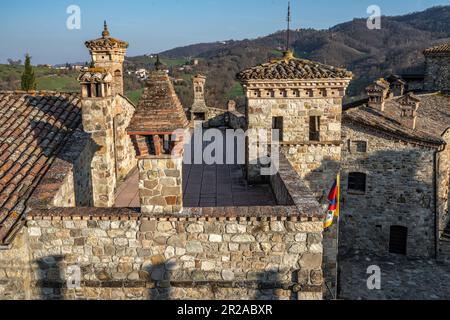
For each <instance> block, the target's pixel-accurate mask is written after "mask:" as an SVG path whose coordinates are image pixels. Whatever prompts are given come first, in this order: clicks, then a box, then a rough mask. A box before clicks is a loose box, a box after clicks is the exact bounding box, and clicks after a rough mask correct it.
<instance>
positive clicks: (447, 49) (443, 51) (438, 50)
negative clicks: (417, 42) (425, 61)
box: [423, 42, 450, 56]
mask: <svg viewBox="0 0 450 320" xmlns="http://www.w3.org/2000/svg"><path fill="white" fill-rule="evenodd" d="M423 53H424V55H426V56H428V55H450V42H447V43H444V44H441V45H438V46H434V47H431V48H428V49H426V50H425V51H424V52H423Z"/></svg>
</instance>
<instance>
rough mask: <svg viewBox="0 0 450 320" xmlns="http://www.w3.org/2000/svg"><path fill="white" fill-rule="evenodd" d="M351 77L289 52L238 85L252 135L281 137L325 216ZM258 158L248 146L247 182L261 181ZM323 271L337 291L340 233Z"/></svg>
mask: <svg viewBox="0 0 450 320" xmlns="http://www.w3.org/2000/svg"><path fill="white" fill-rule="evenodd" d="M352 77H353V76H352V73H351V72H348V71H346V70H344V69H339V68H335V67H332V66H328V65H324V64H321V63H318V62H313V61H309V60H304V59H297V58H295V57H294V55H293V53H292V52H291V51H289V50H288V51H286V52H285V54H284V57H283V58H281V59H274V60H272V61H270V62H269V63H266V64H263V65H260V66H257V67H254V68H250V69H248V70H244V71H242V72H241V73H239V74H238V79H239V80H240V81H241V83H242V85H243V86H244V91H245V95H246V98H247V106H246V114H247V121H248V129H249V130H251V129H264V130H266V132H267V133H268V135H269V137H270V138H271V137H272V136H273V132H272V131H273V130H278V131H279V140H280V150H281V152H282V153H284V154H285V155H286V157H287V158H288V160H289V161H290V163H291V164H292V166H293V167H294V169H295V170H296V171H297V173H298V175H299V179H303V180H305V182H306V185H308V186H309V188H310V190H311V191H312V192H313V193H314V194H315V196H316V197H317V199H318V200H319V201H321V203H322V204H323V206H324V211H323V212H324V215H325V212H326V206H327V203H326V195H327V194H328V192H329V190H330V188H331V186H332V184H333V182H334V180H335V179H336V176H337V174H338V173H339V168H340V160H341V145H342V141H341V116H342V100H343V97H344V96H345V91H346V88H347V87H348V85H349V83H350V81H351V79H352ZM260 156H261V155H260V152H259V151H258V150H257V145H256V144H251V143H248V146H247V177H248V179H249V182H253V183H257V182H261V181H263V180H264V178H266V177H261V176H260V172H261V166H262V165H261V164H258V159H260ZM324 248H325V249H324V251H325V252H324V270H325V276H326V279H327V282H328V285H329V286H330V287H332V288H335V286H336V274H337V270H336V261H337V260H336V257H337V230H336V224H335V226H334V228H332V229H330V230H328V231H327V234H326V236H325V239H324Z"/></svg>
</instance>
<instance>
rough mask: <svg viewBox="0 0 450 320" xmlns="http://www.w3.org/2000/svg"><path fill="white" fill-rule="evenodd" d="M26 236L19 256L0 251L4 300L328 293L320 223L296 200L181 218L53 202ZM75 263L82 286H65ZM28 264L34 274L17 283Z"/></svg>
mask: <svg viewBox="0 0 450 320" xmlns="http://www.w3.org/2000/svg"><path fill="white" fill-rule="evenodd" d="M24 235H25V237H24V238H17V239H16V241H17V242H16V243H15V244H14V245H16V246H17V248H20V250H23V253H22V254H21V257H23V259H21V260H20V261H19V260H18V258H17V257H16V258H14V257H13V254H16V252H17V251H0V256H1V257H2V258H3V259H1V260H0V261H2V262H4V261H5V259H4V258H5V257H9V258H10V259H12V260H14V263H15V265H14V266H16V265H17V267H16V268H15V269H14V270H13V271H11V273H10V274H8V275H5V274H2V278H1V279H2V281H3V282H2V284H4V283H5V280H7V281H9V283H10V285H9V286H8V289H9V291H8V295H4V296H2V298H13V297H16V298H23V297H25V295H24V293H26V294H27V295H28V296H29V297H30V298H32V299H62V298H64V299H219V300H220V299H223V300H227V299H236V298H241V299H321V297H322V282H323V281H322V270H321V263H322V222H321V221H320V220H319V219H317V218H316V217H314V216H313V215H307V214H299V213H298V209H297V208H296V207H252V208H226V209H224V208H203V209H186V211H185V212H184V214H183V215H182V216H181V217H180V216H173V215H172V216H164V217H143V216H141V215H140V214H139V213H136V212H134V211H131V210H127V209H117V211H115V212H114V213H112V212H111V209H109V210H104V209H87V208H86V209H82V208H80V209H53V210H47V211H35V212H33V213H32V214H31V215H29V216H28V221H27V228H26V229H24ZM21 239H27V241H26V243H23V242H21V241H23V240H21ZM27 250H28V251H29V252H27ZM74 266H78V267H79V268H80V270H81V279H80V281H81V282H80V284H81V287H79V288H77V289H68V288H67V280H70V279H69V273H68V272H67V270H68V267H71V268H73V267H74ZM2 270H3V269H1V268H0V273H1V272H2ZM26 270H31V279H30V281H29V282H28V280H27V281H23V279H24V278H23V277H22V276H20V277H18V278H20V279H21V280H22V282H20V281H19V282H15V284H14V285H13V283H14V279H16V278H15V277H16V276H18V275H19V274H22V273H23V272H24V271H26ZM4 287H5V286H4ZM21 294H23V296H21Z"/></svg>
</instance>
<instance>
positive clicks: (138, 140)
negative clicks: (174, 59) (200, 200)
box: [127, 70, 189, 214]
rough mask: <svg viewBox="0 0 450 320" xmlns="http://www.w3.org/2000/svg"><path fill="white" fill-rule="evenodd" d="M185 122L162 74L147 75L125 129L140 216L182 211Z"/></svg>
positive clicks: (161, 72)
mask: <svg viewBox="0 0 450 320" xmlns="http://www.w3.org/2000/svg"><path fill="white" fill-rule="evenodd" d="M188 125H189V123H188V120H187V118H186V115H185V113H184V111H183V107H182V105H181V103H180V101H179V99H178V97H177V95H176V93H175V90H174V88H173V85H172V82H171V81H170V79H169V76H168V75H167V73H165V72H164V71H159V70H157V71H155V72H152V73H151V74H150V77H149V80H148V81H147V83H146V87H145V90H144V93H143V95H142V98H141V100H140V101H139V104H138V106H137V108H136V112H135V114H134V116H133V118H132V120H131V122H130V125H129V127H128V129H127V132H128V134H129V135H130V136H131V138H132V140H133V143H134V145H135V148H136V153H137V157H138V168H139V194H140V201H141V212H142V213H144V214H145V213H156V214H164V213H179V212H181V211H182V209H183V202H182V199H183V190H182V185H183V184H182V177H183V151H184V136H185V134H186V133H187V128H188Z"/></svg>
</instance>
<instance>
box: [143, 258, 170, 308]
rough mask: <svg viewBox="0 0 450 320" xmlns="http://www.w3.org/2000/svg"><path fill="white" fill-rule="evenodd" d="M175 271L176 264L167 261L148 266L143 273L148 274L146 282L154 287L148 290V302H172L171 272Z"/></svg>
mask: <svg viewBox="0 0 450 320" xmlns="http://www.w3.org/2000/svg"><path fill="white" fill-rule="evenodd" d="M175 269H176V263H175V262H172V261H167V262H165V263H163V262H161V263H158V264H155V265H152V266H149V267H148V268H147V269H146V270H145V271H146V272H147V273H148V280H149V281H151V282H153V283H154V284H155V286H154V287H153V288H150V289H149V292H148V299H149V300H172V299H173V298H172V288H171V279H172V272H173V271H174V270H175Z"/></svg>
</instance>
